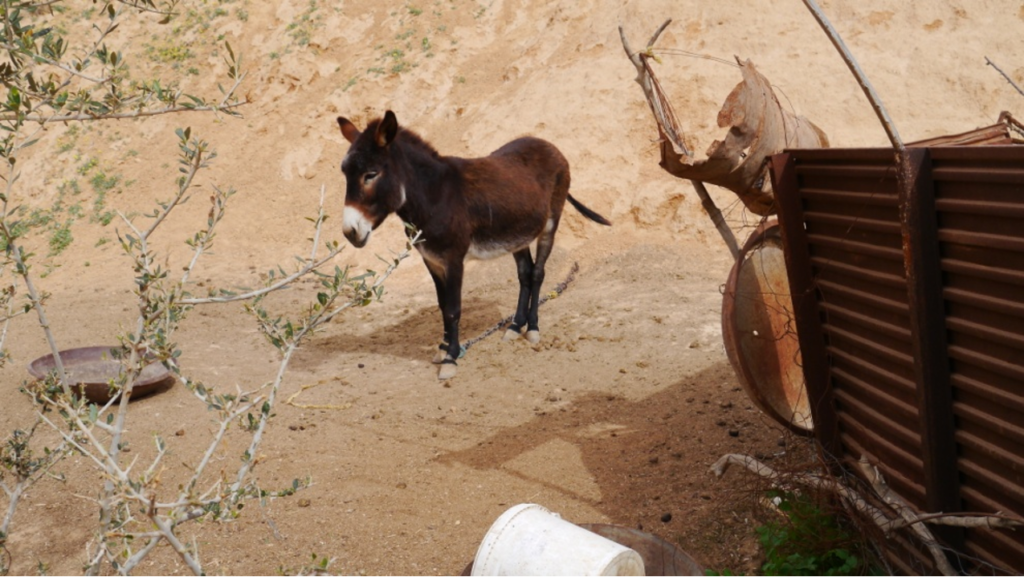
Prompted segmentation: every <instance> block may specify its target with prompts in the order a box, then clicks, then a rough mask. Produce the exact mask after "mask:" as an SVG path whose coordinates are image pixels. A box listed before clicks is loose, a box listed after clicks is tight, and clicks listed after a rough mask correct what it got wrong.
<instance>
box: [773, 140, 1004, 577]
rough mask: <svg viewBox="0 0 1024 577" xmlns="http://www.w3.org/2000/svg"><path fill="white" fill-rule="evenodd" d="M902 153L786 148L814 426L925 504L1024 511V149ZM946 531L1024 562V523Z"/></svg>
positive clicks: (779, 160)
mask: <svg viewBox="0 0 1024 577" xmlns="http://www.w3.org/2000/svg"><path fill="white" fill-rule="evenodd" d="M905 158H906V161H905V163H904V164H903V165H902V166H903V167H904V169H905V173H906V174H907V175H908V176H907V177H905V178H904V179H903V181H902V182H904V183H906V186H905V187H904V188H903V189H902V190H901V189H900V182H901V181H900V180H898V179H897V166H898V165H899V164H898V162H897V157H896V154H895V153H894V151H892V150H841V149H832V150H814V151H788V152H787V153H784V154H782V155H778V156H776V157H775V158H773V170H772V176H773V181H774V184H775V190H776V195H777V198H778V201H779V216H780V223H781V225H782V231H783V238H784V241H785V250H786V261H787V270H788V273H789V275H790V286H791V291H792V293H793V301H794V311H795V314H796V316H797V318H796V324H797V327H798V331H799V333H800V334H799V336H800V345H801V349H802V354H803V362H804V373H805V377H806V380H807V387H808V395H809V397H810V398H811V399H812V400H813V401H814V403H813V405H812V409H813V410H815V411H816V412H815V414H814V419H815V423H816V434H817V436H818V438H819V440H820V441H821V442H822V445H823V446H824V447H825V449H826V450H827V451H830V452H832V453H834V454H836V455H837V456H838V457H840V458H841V459H842V460H849V459H856V458H859V457H860V456H862V455H864V456H867V457H868V458H869V459H870V460H871V461H872V462H877V463H878V464H879V466H880V469H881V470H882V472H883V473H884V474H885V476H886V478H887V479H888V482H889V484H890V486H891V487H892V488H893V489H894V490H895V491H896V492H897V493H899V494H900V495H901V496H903V497H904V498H905V499H907V500H908V501H909V502H910V503H911V504H912V505H913V506H915V507H916V508H918V509H919V510H920V511H922V512H937V511H946V512H950V511H957V510H961V511H978V512H988V513H992V512H996V511H1002V512H1005V513H1007V514H1012V515H1018V516H1024V147H1020V146H1017V147H1012V146H995V147H963V148H954V147H933V148H927V149H924V148H919V149H911V150H909V151H908V153H907V155H906V157H905ZM819 424H820V425H821V426H820V427H819V426H818V425H819ZM940 536H941V537H942V538H943V539H944V540H945V541H946V543H947V544H948V545H951V546H953V547H954V548H956V549H958V550H960V551H962V552H963V553H965V554H966V556H967V557H968V558H971V557H973V558H976V559H980V565H979V566H978V570H980V571H985V568H986V566H987V567H989V568H991V567H992V566H995V567H999V568H1001V569H1003V570H1007V571H1010V572H1015V573H1020V572H1022V571H1024V535H1018V534H1017V533H1013V532H1005V531H1001V532H1000V531H984V530H975V529H972V530H967V531H964V532H945V533H942V534H941V535H940ZM908 555H909V551H908ZM915 566H916V567H918V569H917V570H921V566H920V564H918V563H915ZM924 570H925V571H929V570H930V569H929V568H927V567H925V568H924Z"/></svg>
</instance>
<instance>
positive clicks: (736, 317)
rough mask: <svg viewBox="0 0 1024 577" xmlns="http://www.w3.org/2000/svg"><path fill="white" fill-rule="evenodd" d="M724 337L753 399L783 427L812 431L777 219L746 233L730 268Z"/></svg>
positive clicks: (732, 360)
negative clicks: (743, 242) (735, 259)
mask: <svg viewBox="0 0 1024 577" xmlns="http://www.w3.org/2000/svg"><path fill="white" fill-rule="evenodd" d="M722 337H723V339H724V341H725V351H726V353H727V354H728V356H729V362H730V363H732V366H733V369H734V370H735V371H736V374H737V376H738V377H739V380H740V385H741V386H742V387H743V389H744V390H745V391H746V393H747V395H748V396H749V397H750V399H751V400H752V401H753V402H754V404H755V405H756V406H757V407H758V408H759V409H761V411H763V412H764V413H765V414H767V415H769V416H770V417H771V418H773V419H774V420H775V421H777V422H778V423H780V424H781V425H783V426H785V427H786V428H788V429H790V430H792V431H794V432H796V433H800V434H811V433H812V432H813V431H814V423H813V421H812V419H811V408H810V404H809V402H808V398H807V387H806V384H805V382H804V374H803V368H802V367H803V365H802V362H801V358H800V342H799V340H798V338H797V334H796V323H795V321H794V316H793V301H792V299H791V297H790V293H789V279H788V278H787V276H786V260H785V256H784V253H783V250H782V236H781V233H780V229H779V224H778V221H777V220H776V219H774V218H772V219H767V220H765V221H764V222H762V223H761V225H760V226H758V227H757V229H756V230H755V231H754V232H753V234H751V235H750V237H749V238H748V239H747V241H746V243H745V244H744V246H743V249H742V250H741V251H740V255H739V258H738V259H737V261H736V264H734V265H733V268H732V271H731V272H730V273H729V279H728V280H727V281H726V284H725V293H724V297H723V300H722Z"/></svg>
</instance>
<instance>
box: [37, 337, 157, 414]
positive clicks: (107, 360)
mask: <svg viewBox="0 0 1024 577" xmlns="http://www.w3.org/2000/svg"><path fill="white" fill-rule="evenodd" d="M118 348H119V347H82V348H78V349H67V350H64V351H60V359H61V362H62V363H63V364H64V371H65V372H66V373H67V375H68V380H70V381H71V382H72V383H73V385H72V389H74V390H75V392H76V393H77V394H81V395H85V398H86V399H88V400H89V401H90V402H93V403H106V402H107V401H109V400H110V399H111V396H112V395H111V392H112V391H111V388H110V383H111V382H116V381H117V379H118V378H119V377H120V376H121V370H122V367H121V362H120V361H119V360H118V359H117V358H115V357H114V354H113V351H116V350H118ZM56 366H57V364H56V362H55V361H54V358H53V355H52V354H51V355H46V356H43V357H39V358H38V359H36V360H34V361H32V362H31V363H29V365H28V372H29V374H31V375H32V376H33V377H35V378H37V379H42V378H45V377H46V376H47V375H48V374H50V373H51V372H52V371H53V370H54V368H56ZM172 384H174V375H173V374H171V372H170V371H169V370H168V369H167V367H165V366H163V364H161V363H158V362H151V363H149V364H148V365H146V366H145V368H143V369H142V373H141V374H140V375H139V378H138V380H136V381H135V386H134V387H132V392H131V399H132V400H134V399H139V398H142V397H145V396H148V395H151V394H153V393H156V392H158V391H162V390H165V389H167V388H168V387H170V386H171V385H172ZM113 396H114V397H116V396H118V395H117V394H116V392H115V394H114V395H113Z"/></svg>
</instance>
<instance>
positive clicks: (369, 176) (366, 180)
mask: <svg viewBox="0 0 1024 577" xmlns="http://www.w3.org/2000/svg"><path fill="white" fill-rule="evenodd" d="M378 176H380V173H379V172H367V173H366V174H364V175H363V184H370V183H371V182H373V181H374V180H376V179H377V177H378Z"/></svg>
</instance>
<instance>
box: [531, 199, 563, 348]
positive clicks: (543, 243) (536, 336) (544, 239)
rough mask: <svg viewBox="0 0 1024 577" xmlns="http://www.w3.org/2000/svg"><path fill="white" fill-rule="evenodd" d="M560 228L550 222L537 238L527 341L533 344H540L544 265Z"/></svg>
mask: <svg viewBox="0 0 1024 577" xmlns="http://www.w3.org/2000/svg"><path fill="white" fill-rule="evenodd" d="M557 228H558V221H557V220H555V219H552V220H550V221H548V227H547V229H545V231H544V234H542V235H540V237H538V238H537V258H536V260H535V261H534V263H533V273H532V274H531V275H530V311H529V313H528V314H527V317H526V340H528V341H530V343H531V344H537V343H539V342H540V324H539V323H538V312H539V310H540V287H541V285H542V284H544V265H545V264H547V262H548V256H550V255H551V249H552V248H553V247H554V245H555V230H556V229H557Z"/></svg>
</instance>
